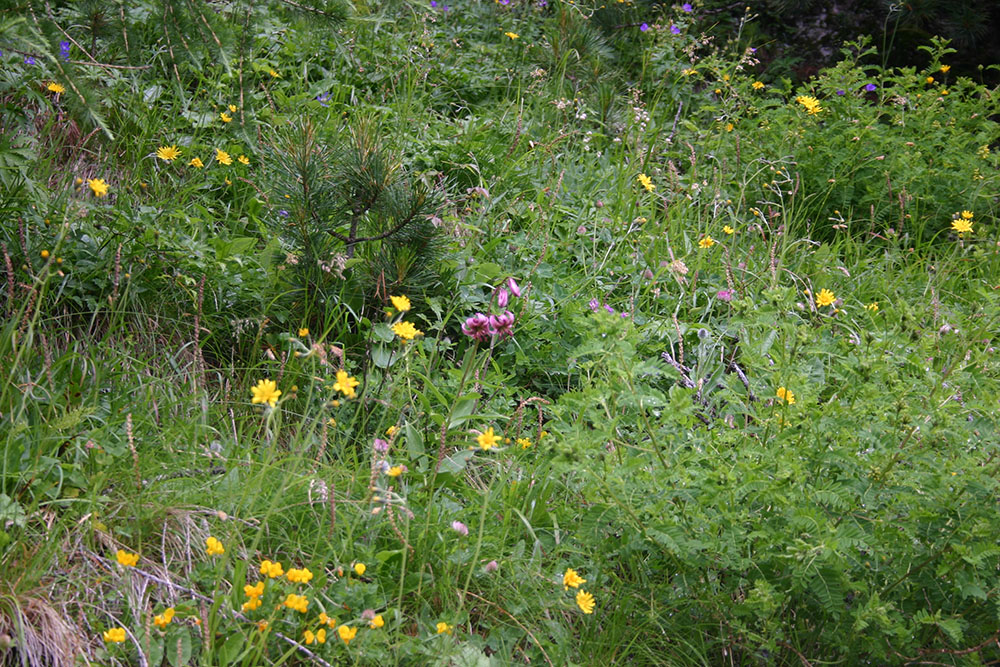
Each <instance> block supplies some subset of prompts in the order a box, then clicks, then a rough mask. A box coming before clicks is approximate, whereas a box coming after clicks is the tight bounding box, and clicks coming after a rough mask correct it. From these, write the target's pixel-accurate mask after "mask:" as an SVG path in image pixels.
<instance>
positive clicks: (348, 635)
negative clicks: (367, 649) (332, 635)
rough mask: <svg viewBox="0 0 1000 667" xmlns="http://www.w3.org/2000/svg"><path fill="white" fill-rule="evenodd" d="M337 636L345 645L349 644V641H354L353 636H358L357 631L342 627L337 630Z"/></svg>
mask: <svg viewBox="0 0 1000 667" xmlns="http://www.w3.org/2000/svg"><path fill="white" fill-rule="evenodd" d="M337 634H338V635H340V639H341V640H343V642H344V643H345V644H350V643H351V640H352V639H354V636H355V635H356V634H358V629H357V628H349V627H347V626H346V625H342V626H340V627H339V628H337Z"/></svg>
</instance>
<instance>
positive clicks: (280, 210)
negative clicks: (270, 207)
mask: <svg viewBox="0 0 1000 667" xmlns="http://www.w3.org/2000/svg"><path fill="white" fill-rule="evenodd" d="M278 215H280V216H281V217H282V218H287V217H288V211H286V210H285V209H279V210H278Z"/></svg>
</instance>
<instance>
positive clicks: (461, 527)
mask: <svg viewBox="0 0 1000 667" xmlns="http://www.w3.org/2000/svg"><path fill="white" fill-rule="evenodd" d="M451 529H452V530H454V531H455V532H456V533H458V534H459V535H461V536H462V537H465V536H466V535H468V534H469V527H468V526H466V525H465V524H464V523H462V522H461V521H452V522H451Z"/></svg>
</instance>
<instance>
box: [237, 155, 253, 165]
mask: <svg viewBox="0 0 1000 667" xmlns="http://www.w3.org/2000/svg"><path fill="white" fill-rule="evenodd" d="M236 161H237V162H239V163H240V164H250V158H248V157H247V156H246V155H241V156H239V157H238V158H236Z"/></svg>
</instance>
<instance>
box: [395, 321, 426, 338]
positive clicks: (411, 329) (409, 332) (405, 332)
mask: <svg viewBox="0 0 1000 667" xmlns="http://www.w3.org/2000/svg"><path fill="white" fill-rule="evenodd" d="M392 331H393V333H395V334H396V335H397V336H399V337H400V338H402V339H403V340H413V339H414V338H415V337H417V336H419V335H421V334H422V333H423V332H422V331H421V330H420V329H418V328H416V327H415V326H413V323H412V322H404V321H399V322H396V323H395V324H393V325H392Z"/></svg>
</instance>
